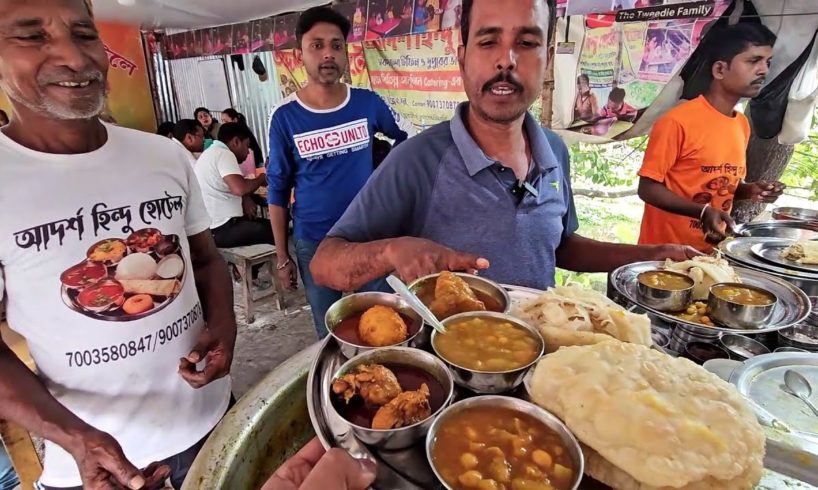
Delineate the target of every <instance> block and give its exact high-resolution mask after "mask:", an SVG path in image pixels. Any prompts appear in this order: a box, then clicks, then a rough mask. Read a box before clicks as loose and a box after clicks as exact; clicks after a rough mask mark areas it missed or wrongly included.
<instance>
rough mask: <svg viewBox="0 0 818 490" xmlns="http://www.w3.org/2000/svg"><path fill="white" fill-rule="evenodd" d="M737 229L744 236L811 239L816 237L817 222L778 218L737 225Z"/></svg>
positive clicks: (817, 230)
mask: <svg viewBox="0 0 818 490" xmlns="http://www.w3.org/2000/svg"><path fill="white" fill-rule="evenodd" d="M737 231H738V232H739V233H741V234H742V235H745V236H753V237H762V236H763V237H767V238H789V239H792V240H812V239H814V238H818V223H813V222H810V221H796V220H780V221H763V222H761V223H745V224H743V225H739V226H738V228H737Z"/></svg>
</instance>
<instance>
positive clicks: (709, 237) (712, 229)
mask: <svg viewBox="0 0 818 490" xmlns="http://www.w3.org/2000/svg"><path fill="white" fill-rule="evenodd" d="M702 231H703V232H704V239H705V240H706V241H707V242H708V243H719V242H721V241H722V240H724V239H725V238H727V236H728V235H735V234H736V223H735V222H734V221H733V218H731V217H730V215H729V214H727V213H725V212H724V211H722V210H720V209H715V208H713V207H712V206H708V207H707V208H705V210H704V214H703V215H702Z"/></svg>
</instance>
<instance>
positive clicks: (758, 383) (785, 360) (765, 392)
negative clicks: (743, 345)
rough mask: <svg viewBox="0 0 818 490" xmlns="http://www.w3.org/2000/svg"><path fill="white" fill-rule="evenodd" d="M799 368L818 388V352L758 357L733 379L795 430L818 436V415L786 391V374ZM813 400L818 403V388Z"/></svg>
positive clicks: (737, 370) (750, 397)
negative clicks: (789, 370)
mask: <svg viewBox="0 0 818 490" xmlns="http://www.w3.org/2000/svg"><path fill="white" fill-rule="evenodd" d="M788 369H793V370H795V371H798V372H799V373H801V374H802V375H804V377H805V378H807V379H808V380H809V381H810V383H811V384H812V386H815V387H818V355H816V354H800V353H777V354H765V355H763V356H756V357H754V358H752V359H750V360H748V361H746V362H745V363H744V364H743V365H742V366H740V367H738V368H737V369H736V370H735V371H733V374H732V376H731V377H730V381H731V382H732V383H733V384H735V385H736V388H738V391H739V393H741V394H742V395H744V396H746V397H747V398H749V399H751V400H753V401H754V402H756V403H757V404H758V405H759V406H761V407H762V408H764V409H765V410H767V411H768V412H769V413H771V414H772V415H773V416H774V417H776V418H778V419H779V420H781V421H783V422H784V423H786V424H788V425H789V426H790V427H792V428H793V429H795V430H799V431H803V432H808V433H812V434H814V435H816V436H818V417H816V416H815V414H814V413H812V411H811V410H810V409H809V407H807V405H806V404H805V403H804V402H803V401H801V400H800V399H798V398H796V397H795V396H793V395H790V394H789V393H787V392H786V391H784V390H785V386H784V373H785V372H786V371H787V370H788ZM812 400H813V401H814V402H815V403H818V391H815V392H813V394H812Z"/></svg>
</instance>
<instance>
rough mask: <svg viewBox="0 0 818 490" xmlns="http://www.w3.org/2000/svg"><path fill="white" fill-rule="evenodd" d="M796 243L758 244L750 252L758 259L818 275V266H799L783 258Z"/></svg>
mask: <svg viewBox="0 0 818 490" xmlns="http://www.w3.org/2000/svg"><path fill="white" fill-rule="evenodd" d="M794 243H795V240H770V241H767V242H764V243H756V244H755V245H753V246H752V247H750V251H751V252H752V253H753V254H754V255H755V256H756V257H759V258H761V259H763V260H766V261H767V262H770V263H773V264H777V265H779V266H781V267H785V268H788V269H795V270H799V271H804V272H812V273H815V274H818V265H809V264H799V263H798V262H795V261H793V260H787V259H785V258H784V257H783V256H782V253H783V252H784V250H785V249H786V248H787V247H789V246H790V245H792V244H794Z"/></svg>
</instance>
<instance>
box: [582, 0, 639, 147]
mask: <svg viewBox="0 0 818 490" xmlns="http://www.w3.org/2000/svg"><path fill="white" fill-rule="evenodd" d="M569 5H570V4H569ZM620 38H621V33H620V30H619V29H618V28H617V26H613V27H602V28H598V29H589V30H588V31H586V33H585V40H584V42H583V44H582V53H581V55H580V59H579V72H580V74H579V76H578V77H577V87H576V99H575V101H574V123H573V124H572V125H571V128H572V129H574V130H576V131H579V132H582V133H584V134H593V135H596V136H607V137H613V136H615V135H617V134H621V133H623V132H625V131H627V130H628V129H630V128H631V127H632V126H633V121H634V120H636V117H637V113H636V110H635V109H634V108H633V107H632V106H630V105H629V104H627V103H626V102H625V98H626V97H627V93H626V91H625V90H624V89H622V88H621V87H617V86H615V83H614V82H615V80H616V74H617V68H618V67H619V64H620V59H619V54H620V48H619V46H620Z"/></svg>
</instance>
